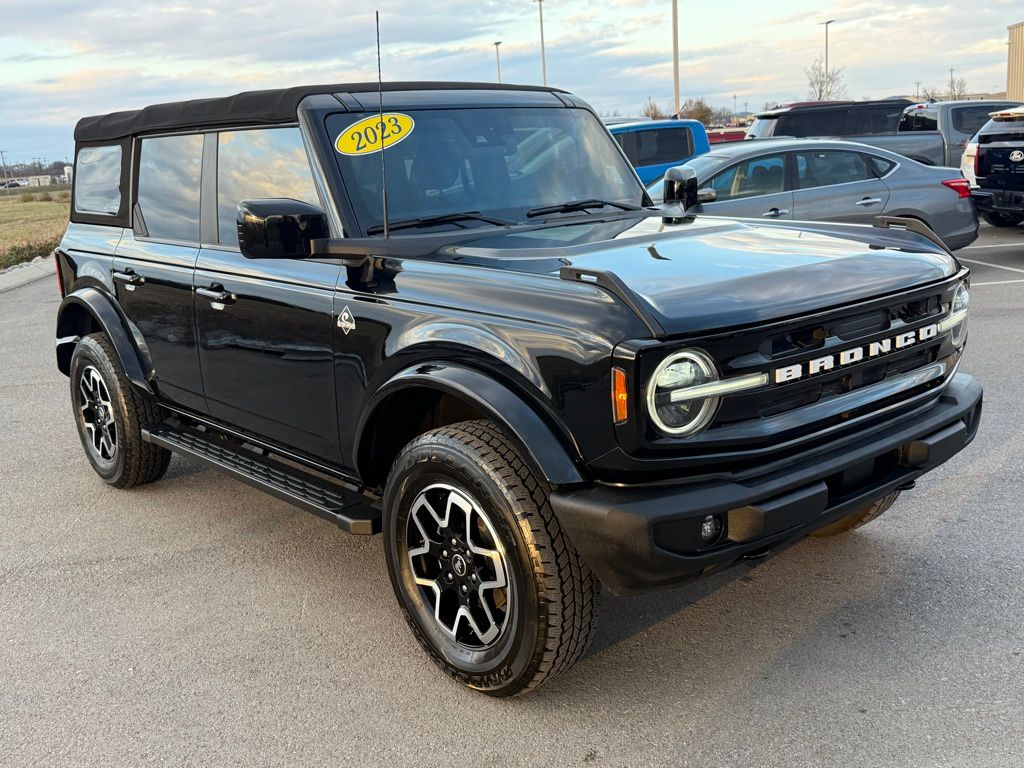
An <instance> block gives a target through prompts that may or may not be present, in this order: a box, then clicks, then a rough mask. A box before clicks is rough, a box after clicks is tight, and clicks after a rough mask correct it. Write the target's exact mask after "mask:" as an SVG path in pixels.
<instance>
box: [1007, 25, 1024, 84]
mask: <svg viewBox="0 0 1024 768" xmlns="http://www.w3.org/2000/svg"><path fill="white" fill-rule="evenodd" d="M1009 30H1010V44H1009V45H1008V46H1007V54H1006V57H1007V62H1006V98H1007V99H1010V100H1011V101H1024V21H1022V22H1019V23H1018V24H1012V25H1010V27H1009Z"/></svg>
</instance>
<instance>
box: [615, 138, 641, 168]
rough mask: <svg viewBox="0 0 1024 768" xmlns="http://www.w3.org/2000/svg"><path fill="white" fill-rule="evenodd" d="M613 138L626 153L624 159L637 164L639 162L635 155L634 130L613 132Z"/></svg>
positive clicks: (633, 164) (631, 163)
mask: <svg viewBox="0 0 1024 768" xmlns="http://www.w3.org/2000/svg"><path fill="white" fill-rule="evenodd" d="M613 135H614V136H615V140H616V141H617V142H619V146H620V147H622V151H623V152H625V153H626V159H627V160H629V164H630V165H632V166H634V167H635V166H637V165H639V164H640V162H639V159H638V157H637V147H636V132H629V133H616V134H613Z"/></svg>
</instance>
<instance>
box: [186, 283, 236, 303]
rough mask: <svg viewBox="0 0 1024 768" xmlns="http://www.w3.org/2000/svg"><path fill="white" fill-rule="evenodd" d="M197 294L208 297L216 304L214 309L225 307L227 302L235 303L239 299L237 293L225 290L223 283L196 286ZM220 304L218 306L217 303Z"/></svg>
mask: <svg viewBox="0 0 1024 768" xmlns="http://www.w3.org/2000/svg"><path fill="white" fill-rule="evenodd" d="M196 296H202V297H203V298H204V299H208V300H209V301H210V303H211V304H213V305H214V309H223V308H224V306H225V305H227V304H234V303H235V301H236V300H237V299H238V297H237V296H235V294H233V293H231V292H230V291H225V290H224V286H223V285H217V284H214V285H211V286H210V287H209V288H196ZM218 304H219V305H220V306H217V305H218Z"/></svg>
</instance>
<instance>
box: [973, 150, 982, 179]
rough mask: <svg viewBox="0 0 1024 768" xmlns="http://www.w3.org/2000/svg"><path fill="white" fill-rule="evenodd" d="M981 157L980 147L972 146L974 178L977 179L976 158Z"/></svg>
mask: <svg viewBox="0 0 1024 768" xmlns="http://www.w3.org/2000/svg"><path fill="white" fill-rule="evenodd" d="M980 155H981V147H980V146H978V145H977V144H975V145H974V178H975V179H977V178H978V157H979V156H980Z"/></svg>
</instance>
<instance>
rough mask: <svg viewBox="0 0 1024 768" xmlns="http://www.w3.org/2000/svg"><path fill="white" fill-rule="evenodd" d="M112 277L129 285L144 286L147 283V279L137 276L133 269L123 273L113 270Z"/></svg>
mask: <svg viewBox="0 0 1024 768" xmlns="http://www.w3.org/2000/svg"><path fill="white" fill-rule="evenodd" d="M110 276H111V277H113V278H114V279H115V280H117V281H119V282H122V283H128V285H142V284H143V283H144V282H146V278H144V277H143V276H142V275H136V274H135V270H133V269H126V270H124V271H123V272H121V271H119V270H116V269H112V270H110Z"/></svg>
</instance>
